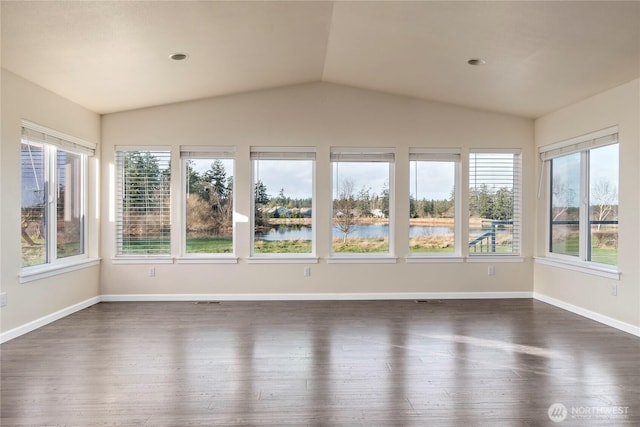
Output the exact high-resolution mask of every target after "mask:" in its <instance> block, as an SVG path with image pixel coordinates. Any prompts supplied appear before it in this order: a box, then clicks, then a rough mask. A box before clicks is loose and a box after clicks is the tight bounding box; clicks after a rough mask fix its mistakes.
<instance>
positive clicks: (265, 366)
mask: <svg viewBox="0 0 640 427" xmlns="http://www.w3.org/2000/svg"><path fill="white" fill-rule="evenodd" d="M0 351H1V359H0V362H1V371H2V372H1V418H0V424H1V425H2V426H4V427H8V426H110V425H119V426H191V425H204V426H213V425H224V426H227V425H274V426H284V425H295V426H304V425H310V426H316V425H317V426H324V425H327V426H329V425H330V426H334V425H336V426H338V425H340V426H359V425H362V426H390V425H394V426H395V425H402V426H456V427H457V426H492V427H493V426H545V425H561V426H573V425H579V426H582V425H587V426H607V425H611V426H623V425H630V426H638V425H640V339H639V338H637V337H634V336H632V335H629V334H626V333H624V332H620V331H617V330H615V329H612V328H609V327H607V326H604V325H601V324H598V323H596V322H593V321H590V320H588V319H585V318H582V317H580V316H577V315H574V314H571V313H568V312H566V311H563V310H560V309H558V308H555V307H552V306H549V305H547V304H544V303H542V302H539V301H534V300H524V299H523V300H473V301H470V300H448V301H441V302H431V303H416V302H414V301H313V302H308V301H307V302H298V301H287V302H224V303H222V304H215V303H214V304H202V303H200V304H196V303H192V302H170V303H158V302H147V303H101V304H97V305H95V306H92V307H90V308H88V309H86V310H83V311H81V312H78V313H76V314H74V315H72V316H69V317H67V318H64V319H62V320H59V321H57V322H55V323H52V324H50V325H48V326H46V327H43V328H41V329H39V330H36V331H34V332H32V333H29V334H27V335H24V336H22V337H19V338H16V339H14V340H12V341H9V342H7V343H5V344H3V345H2V346H1V347H0ZM554 403H561V404H563V405H564V407H565V408H566V409H567V413H566V414H565V415H566V419H565V420H564V421H561V422H558V423H556V422H554V421H552V420H551V418H550V416H549V407H550V405H552V404H554ZM561 415H562V412H561V411H560V412H557V411H556V412H555V416H556V417H560V416H561ZM578 415H579V416H580V418H576V416H578ZM556 420H559V419H558V418H556Z"/></svg>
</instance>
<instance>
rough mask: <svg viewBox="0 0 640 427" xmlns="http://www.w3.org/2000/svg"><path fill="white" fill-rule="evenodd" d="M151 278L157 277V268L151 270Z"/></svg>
mask: <svg viewBox="0 0 640 427" xmlns="http://www.w3.org/2000/svg"><path fill="white" fill-rule="evenodd" d="M149 277H156V268H155V267H151V268H149Z"/></svg>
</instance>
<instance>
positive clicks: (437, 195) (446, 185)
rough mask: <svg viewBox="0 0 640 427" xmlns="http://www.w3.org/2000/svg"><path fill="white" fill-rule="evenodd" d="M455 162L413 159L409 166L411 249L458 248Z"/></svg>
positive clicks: (448, 249)
mask: <svg viewBox="0 0 640 427" xmlns="http://www.w3.org/2000/svg"><path fill="white" fill-rule="evenodd" d="M455 167H456V164H455V163H454V162H445V161H411V162H410V165H409V175H410V183H409V186H410V195H409V249H410V251H411V252H421V253H451V252H454V251H455V244H454V243H455V238H454V229H455V224H454V218H455Z"/></svg>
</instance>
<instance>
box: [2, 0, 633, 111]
mask: <svg viewBox="0 0 640 427" xmlns="http://www.w3.org/2000/svg"><path fill="white" fill-rule="evenodd" d="M1 7H2V10H1V12H2V15H1V19H2V46H1V47H2V67H3V68H6V69H7V70H9V71H12V72H14V73H16V74H18V75H20V76H22V77H24V78H26V79H28V80H31V81H33V82H35V83H37V84H39V85H41V86H43V87H45V88H47V89H49V90H51V91H53V92H55V93H58V94H59V95H62V96H64V97H66V98H68V99H70V100H72V101H75V102H76V103H78V104H80V105H83V106H85V107H87V108H88V109H90V110H93V111H95V112H97V113H110V112H116V111H123V110H129V109H135V108H141V107H147V106H153V105H159V104H166V103H172V102H179V101H186V100H191V99H198V98H205V97H211V96H221V95H228V94H233V93H240V92H246V91H252V90H258V89H266V88H273V87H279V86H285V85H292V84H298V83H305V82H317V81H323V82H331V83H338V84H345V85H350V86H355V87H360V88H367V89H372V90H377V91H382V92H388V93H393V94H399V95H407V96H411V97H416V98H422V99H429V100H435V101H442V102H448V103H453V104H458V105H462V106H468V107H474V108H479V109H484V110H490V111H497V112H503V113H509V114H514V115H519V116H524V117H539V116H540V115H543V114H545V113H548V112H551V111H554V110H556V109H558V108H561V107H563V106H565V105H568V104H571V103H573V102H576V101H579V100H581V99H584V98H586V97H589V96H591V95H594V94H596V93H598V92H601V91H603V90H606V89H609V88H611V87H614V86H617V85H619V84H622V83H625V82H627V81H630V80H633V79H634V78H637V77H638V76H640V2H636V1H632V2H612V1H595V2H576V1H558V2H541V1H532V2H526V1H513V2H484V1H474V2H454V1H451V2H449V1H446V2H435V1H434V2H399V1H387V2H329V1H318V2H302V1H301V2H275V1H263V2H242V1H235V2H216V1H202V2H185V1H173V2H171V1H169V2H153V1H150V2H138V1H130V2H107V1H98V2H75V1H73V2H67V1H52V2H26V1H25V2H22V1H16V2H12V1H2V6H1ZM176 52H184V53H187V54H188V59H187V60H184V61H172V60H170V59H169V58H168V57H169V55H170V54H172V53H176ZM471 58H480V59H483V60H484V61H486V64H485V65H481V66H470V65H468V64H467V60H469V59H471Z"/></svg>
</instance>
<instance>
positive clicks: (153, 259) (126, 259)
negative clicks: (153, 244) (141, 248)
mask: <svg viewBox="0 0 640 427" xmlns="http://www.w3.org/2000/svg"><path fill="white" fill-rule="evenodd" d="M111 263H112V264H173V258H171V257H170V256H135V255H132V256H121V257H116V258H111Z"/></svg>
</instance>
